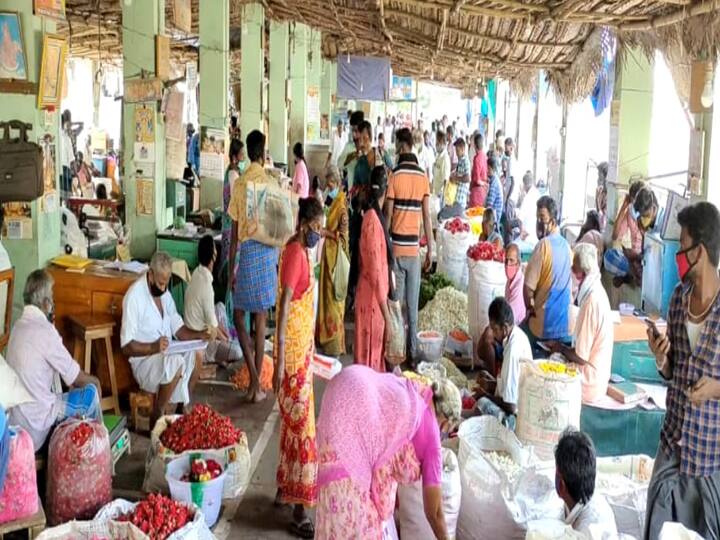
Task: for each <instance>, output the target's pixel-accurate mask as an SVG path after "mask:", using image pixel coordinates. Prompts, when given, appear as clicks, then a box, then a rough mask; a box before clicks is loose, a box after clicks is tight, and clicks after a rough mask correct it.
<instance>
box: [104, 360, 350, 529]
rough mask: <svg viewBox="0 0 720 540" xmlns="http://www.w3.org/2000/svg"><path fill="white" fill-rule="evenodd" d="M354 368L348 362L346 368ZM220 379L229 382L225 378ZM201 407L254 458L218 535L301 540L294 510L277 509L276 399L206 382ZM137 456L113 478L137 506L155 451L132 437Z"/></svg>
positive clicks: (142, 438) (319, 385) (199, 393)
mask: <svg viewBox="0 0 720 540" xmlns="http://www.w3.org/2000/svg"><path fill="white" fill-rule="evenodd" d="M350 362H352V360H351V359H350V358H347V359H344V362H343V363H344V364H348V363H350ZM218 378H220V379H222V378H226V377H223V376H222V375H221V374H219V377H218ZM325 385H326V383H325V381H324V380H322V379H319V378H315V406H316V414H317V411H318V410H319V407H320V403H321V400H322V393H323V390H324V388H325ZM195 393H196V396H195V398H194V401H195V402H198V403H208V404H209V405H211V406H212V407H213V408H215V409H216V410H218V411H219V412H220V413H222V414H224V415H227V416H229V417H230V418H232V420H233V423H234V424H235V425H236V426H238V427H240V428H241V429H243V430H244V431H245V433H246V434H247V438H248V444H249V448H250V452H251V456H252V470H251V473H252V474H251V480H250V485H249V486H248V489H247V491H246V492H245V494H244V495H243V496H242V497H241V498H239V499H237V500H226V501H224V507H223V510H222V514H221V518H220V520H219V521H218V523H217V524H216V526H215V527H214V530H213V532H214V533H215V535H216V536H217V537H218V539H219V540H224V539H226V538H243V539H246V540H253V539H268V540H276V539H278V540H279V539H286V538H295V537H294V536H292V535H290V534H289V533H288V532H287V529H288V527H289V524H290V521H291V512H292V511H291V509H290V508H289V507H286V508H275V507H274V506H273V500H274V498H275V491H276V485H275V471H276V467H277V463H278V448H279V414H278V410H277V405H276V402H275V398H274V396H273V395H272V393H270V394H268V399H267V400H265V401H264V402H262V403H258V404H250V403H247V402H245V401H244V399H243V394H242V393H240V392H238V391H237V390H235V389H234V388H232V387H231V386H229V384H228V383H225V382H221V381H218V382H215V381H213V382H201V383H200V384H199V385H198V387H197V388H196V392H195ZM131 437H132V454H131V455H129V456H124V457H122V458H121V459H120V461H119V462H118V464H117V467H116V474H115V477H114V478H113V492H114V496H115V497H123V498H126V499H129V500H136V499H139V498H141V497H142V496H143V493H142V481H143V477H144V473H145V455H146V453H147V449H148V446H149V442H150V441H149V438H148V437H147V436H146V435H139V434H136V433H132V434H131Z"/></svg>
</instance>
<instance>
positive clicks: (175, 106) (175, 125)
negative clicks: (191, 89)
mask: <svg viewBox="0 0 720 540" xmlns="http://www.w3.org/2000/svg"><path fill="white" fill-rule="evenodd" d="M184 106H185V94H183V93H182V92H178V91H176V90H173V91H172V92H170V93H169V94H168V97H167V106H166V107H165V138H166V139H172V140H174V141H183V140H185V133H184V132H185V130H184V129H183V109H184Z"/></svg>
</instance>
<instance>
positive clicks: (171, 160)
mask: <svg viewBox="0 0 720 540" xmlns="http://www.w3.org/2000/svg"><path fill="white" fill-rule="evenodd" d="M186 152H187V149H186V148H185V141H184V140H180V141H175V140H173V139H168V140H167V141H166V142H165V165H166V170H165V174H166V175H167V177H168V178H172V179H173V180H182V178H183V175H184V174H185V162H186V161H187V160H186Z"/></svg>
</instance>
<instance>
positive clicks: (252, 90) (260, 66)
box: [240, 4, 265, 138]
mask: <svg viewBox="0 0 720 540" xmlns="http://www.w3.org/2000/svg"><path fill="white" fill-rule="evenodd" d="M264 37H265V11H264V9H263V7H262V5H260V4H247V5H245V6H244V7H243V20H242V34H241V37H240V43H241V47H242V64H241V67H240V107H241V110H240V128H241V130H242V136H243V138H245V137H247V135H248V133H250V132H251V131H252V130H254V129H259V130H262V129H263V117H262V102H263V100H262V89H263V78H264V76H265V53H264V47H263V42H264Z"/></svg>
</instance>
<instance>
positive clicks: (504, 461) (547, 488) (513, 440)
mask: <svg viewBox="0 0 720 540" xmlns="http://www.w3.org/2000/svg"><path fill="white" fill-rule="evenodd" d="M459 438H460V451H459V462H460V477H461V480H462V504H461V505H460V515H459V519H458V525H457V539H458V540H485V539H487V540H491V539H493V540H494V539H497V538H503V539H508V540H514V539H517V540H521V539H523V538H525V534H526V532H527V524H528V522H530V521H532V520H535V519H540V518H547V517H549V518H557V519H560V518H561V517H562V514H563V502H562V501H561V500H560V498H559V497H558V496H557V494H556V492H555V466H554V463H541V462H539V461H538V460H537V459H536V458H535V457H534V455H533V453H532V451H531V450H530V449H529V448H526V447H524V446H523V445H522V444H521V443H520V441H519V440H518V439H517V437H516V436H515V434H514V433H513V432H512V431H510V430H508V429H507V428H505V427H504V426H503V425H502V424H501V423H500V422H498V421H497V419H496V418H495V417H493V416H478V417H475V418H470V419H469V420H466V421H465V422H463V423H462V425H461V426H460V430H459Z"/></svg>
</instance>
